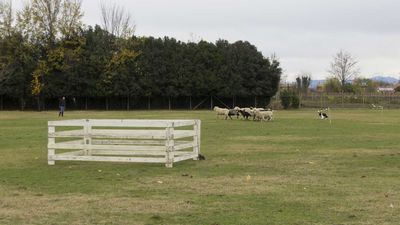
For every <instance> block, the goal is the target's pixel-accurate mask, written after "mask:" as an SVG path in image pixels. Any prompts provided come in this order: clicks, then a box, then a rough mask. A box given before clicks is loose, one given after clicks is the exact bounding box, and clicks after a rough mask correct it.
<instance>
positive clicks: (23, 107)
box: [19, 97, 25, 111]
mask: <svg viewBox="0 0 400 225" xmlns="http://www.w3.org/2000/svg"><path fill="white" fill-rule="evenodd" d="M19 103H20V107H21V111H24V109H25V99H24V97H20V98H19Z"/></svg>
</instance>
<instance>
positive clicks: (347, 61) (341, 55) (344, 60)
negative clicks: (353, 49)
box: [328, 50, 359, 88]
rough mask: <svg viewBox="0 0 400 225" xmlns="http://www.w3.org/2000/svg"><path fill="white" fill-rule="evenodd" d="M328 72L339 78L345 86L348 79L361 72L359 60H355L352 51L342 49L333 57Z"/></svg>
mask: <svg viewBox="0 0 400 225" xmlns="http://www.w3.org/2000/svg"><path fill="white" fill-rule="evenodd" d="M328 72H329V73H330V74H331V75H332V76H334V77H335V78H337V79H338V80H339V81H340V83H341V85H342V88H344V86H345V84H346V82H347V81H349V80H351V79H353V78H355V77H356V76H357V75H358V74H359V69H358V68H357V60H355V59H354V58H353V57H352V56H351V55H350V53H348V52H345V51H343V50H341V51H340V52H338V53H337V54H336V55H335V56H334V57H333V61H332V62H331V66H330V69H329V71H328Z"/></svg>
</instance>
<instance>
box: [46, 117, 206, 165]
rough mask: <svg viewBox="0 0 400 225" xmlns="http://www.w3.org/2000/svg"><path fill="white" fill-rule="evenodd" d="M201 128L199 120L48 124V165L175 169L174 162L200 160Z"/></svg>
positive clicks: (65, 121)
mask: <svg viewBox="0 0 400 225" xmlns="http://www.w3.org/2000/svg"><path fill="white" fill-rule="evenodd" d="M200 128H201V121H200V120H116V119H107V120H100V119H82V120H60V121H49V122H48V164H49V165H54V164H55V161H57V160H76V161H107V162H146V163H165V166H166V167H172V166H173V163H174V162H179V161H183V160H187V159H194V160H198V155H199V154H200ZM56 150H57V152H56Z"/></svg>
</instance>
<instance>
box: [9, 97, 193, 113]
mask: <svg viewBox="0 0 400 225" xmlns="http://www.w3.org/2000/svg"><path fill="white" fill-rule="evenodd" d="M2 97H3V96H2ZM189 109H190V110H192V96H189Z"/></svg>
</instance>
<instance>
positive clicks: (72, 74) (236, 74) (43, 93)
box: [0, 0, 282, 110]
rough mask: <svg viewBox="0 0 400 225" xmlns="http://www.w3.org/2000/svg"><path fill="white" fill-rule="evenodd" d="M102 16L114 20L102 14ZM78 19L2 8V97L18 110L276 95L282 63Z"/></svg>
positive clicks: (60, 6) (65, 1)
mask: <svg viewBox="0 0 400 225" xmlns="http://www.w3.org/2000/svg"><path fill="white" fill-rule="evenodd" d="M111 10H117V11H118V10H119V13H120V14H121V8H118V7H115V6H114V7H113V8H111ZM122 13H124V12H122ZM102 14H103V19H104V17H106V16H108V15H114V14H113V13H112V12H111V13H107V9H106V8H102ZM14 15H16V16H14ZM82 16H83V13H82V12H81V7H80V1H78V0H51V1H50V0H31V1H30V2H29V4H27V5H26V6H25V8H24V9H22V10H21V11H19V12H17V13H16V14H14V13H12V6H11V1H9V2H3V3H2V4H0V31H1V32H0V96H1V97H6V98H11V99H14V100H15V101H18V102H19V106H20V109H21V110H23V109H24V108H25V107H27V106H26V102H27V101H30V102H32V100H33V99H34V102H35V105H36V107H37V108H38V109H39V110H40V109H43V108H44V107H45V105H44V104H45V103H46V99H56V98H59V97H61V96H66V97H70V98H72V97H74V98H75V97H79V98H85V97H99V98H104V99H105V101H106V105H108V103H107V101H108V99H109V98H112V97H121V98H126V99H128V102H129V99H130V98H138V97H164V98H168V99H169V100H170V99H171V98H178V97H183V96H185V97H199V96H218V97H254V96H259V97H263V98H267V99H269V98H270V97H272V96H274V95H275V93H276V92H277V89H278V86H279V81H280V75H281V73H282V69H281V68H280V64H279V61H278V60H277V59H276V58H274V57H271V58H266V57H264V56H263V55H262V53H261V52H260V51H258V50H257V48H256V47H255V46H254V45H252V44H250V43H249V42H247V41H237V42H234V43H229V42H228V41H226V40H222V39H221V40H218V41H216V42H215V43H211V42H207V41H200V42H196V43H195V42H182V41H179V40H176V39H174V38H170V37H164V38H154V37H137V36H134V35H133V29H134V27H130V28H129V24H128V22H129V20H124V17H118V18H119V20H117V21H116V20H115V19H114V18H112V17H110V16H108V17H107V20H104V21H105V22H107V23H108V27H107V26H100V25H96V26H94V27H92V26H85V25H83V23H82V21H81V18H82ZM121 18H122V19H121ZM126 18H128V19H129V17H126ZM110 21H111V22H110ZM118 23H119V24H118ZM122 25H123V26H122ZM119 28H120V30H119ZM127 34H128V35H127ZM28 107H30V106H28ZM106 107H108V106H106ZM128 107H129V105H128Z"/></svg>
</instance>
